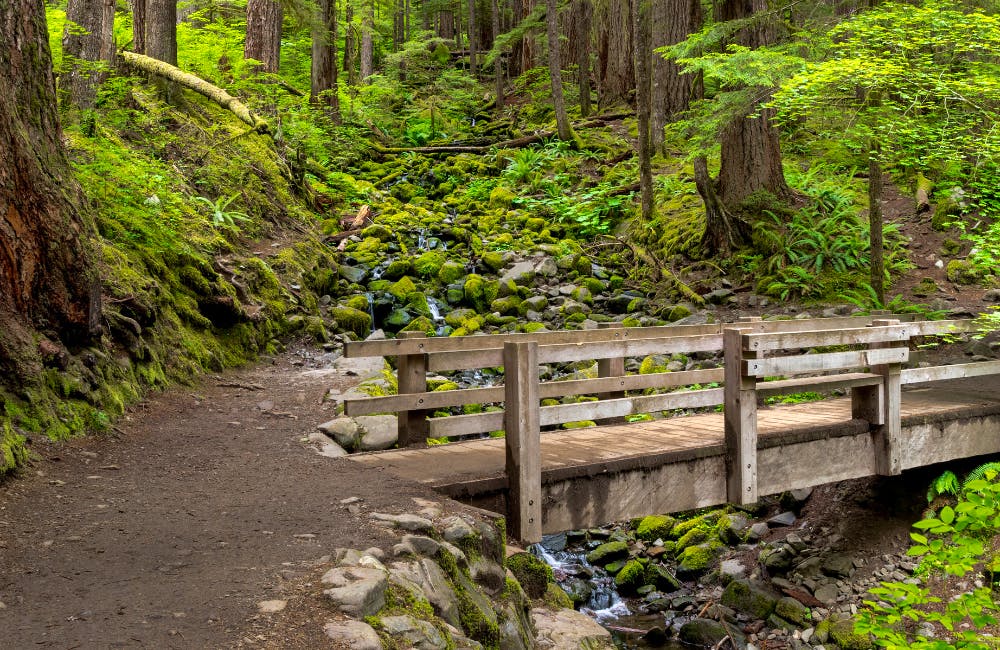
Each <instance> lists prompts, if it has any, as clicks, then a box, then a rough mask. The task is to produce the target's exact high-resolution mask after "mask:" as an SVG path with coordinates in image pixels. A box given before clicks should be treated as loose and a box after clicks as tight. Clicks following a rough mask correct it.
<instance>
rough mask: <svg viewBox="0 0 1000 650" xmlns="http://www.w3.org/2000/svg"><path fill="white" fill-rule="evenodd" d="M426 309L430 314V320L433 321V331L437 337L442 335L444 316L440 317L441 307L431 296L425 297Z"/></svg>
mask: <svg viewBox="0 0 1000 650" xmlns="http://www.w3.org/2000/svg"><path fill="white" fill-rule="evenodd" d="M427 309H429V310H430V312H431V320H433V321H434V325H435V331H436V333H437V335H438V336H443V335H444V328H445V324H444V316H442V315H441V307H440V305H438V301H437V300H436V299H435V298H434V297H433V296H427Z"/></svg>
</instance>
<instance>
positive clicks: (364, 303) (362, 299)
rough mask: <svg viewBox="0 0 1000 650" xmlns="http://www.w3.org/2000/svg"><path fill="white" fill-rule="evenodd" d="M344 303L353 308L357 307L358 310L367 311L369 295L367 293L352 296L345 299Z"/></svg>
mask: <svg viewBox="0 0 1000 650" xmlns="http://www.w3.org/2000/svg"><path fill="white" fill-rule="evenodd" d="M344 305H345V306H346V307H350V308H351V309H357V310H358V311H365V312H367V311H368V296H365V295H357V296H351V297H350V298H348V299H347V300H345V301H344Z"/></svg>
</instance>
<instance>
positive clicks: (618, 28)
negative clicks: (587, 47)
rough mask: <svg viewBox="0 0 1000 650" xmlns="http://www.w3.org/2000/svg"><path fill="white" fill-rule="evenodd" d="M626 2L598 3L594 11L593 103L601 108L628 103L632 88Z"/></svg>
mask: <svg viewBox="0 0 1000 650" xmlns="http://www.w3.org/2000/svg"><path fill="white" fill-rule="evenodd" d="M630 14H631V11H630V6H629V3H628V2H621V1H619V0H602V2H601V3H600V4H599V5H598V7H597V10H596V22H597V90H598V97H597V103H598V106H600V108H602V109H604V108H607V107H608V106H614V105H615V104H624V103H627V102H628V101H629V94H630V93H631V91H632V89H633V88H635V74H634V69H635V68H634V66H633V64H632V48H633V45H632V22H633V21H632V20H631V15H630Z"/></svg>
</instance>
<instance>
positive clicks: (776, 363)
mask: <svg viewBox="0 0 1000 650" xmlns="http://www.w3.org/2000/svg"><path fill="white" fill-rule="evenodd" d="M909 356H910V351H909V349H907V348H885V349H873V350H854V351H851V352H824V353H822V354H800V355H795V356H790V357H770V358H767V359H746V360H744V361H743V363H742V366H743V368H742V370H743V372H744V373H745V374H747V375H750V376H752V377H770V376H775V375H796V374H804V373H808V372H823V371H826V370H840V369H843V368H860V367H864V366H872V365H878V364H883V363H903V362H905V361H906V360H907V359H909Z"/></svg>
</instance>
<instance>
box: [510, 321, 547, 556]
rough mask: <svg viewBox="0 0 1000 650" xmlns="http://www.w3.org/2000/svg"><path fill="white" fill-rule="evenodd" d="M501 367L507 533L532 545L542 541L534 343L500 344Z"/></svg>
mask: <svg viewBox="0 0 1000 650" xmlns="http://www.w3.org/2000/svg"><path fill="white" fill-rule="evenodd" d="M503 366H504V397H505V400H504V432H505V434H506V442H505V446H506V450H507V513H508V515H509V517H510V527H509V531H510V533H511V535H512V536H513V537H514V538H516V539H519V540H521V541H523V542H528V543H532V544H533V543H536V542H540V541H542V457H541V429H540V426H539V413H538V407H539V402H538V343H537V342H535V341H524V342H518V343H504V345H503Z"/></svg>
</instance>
